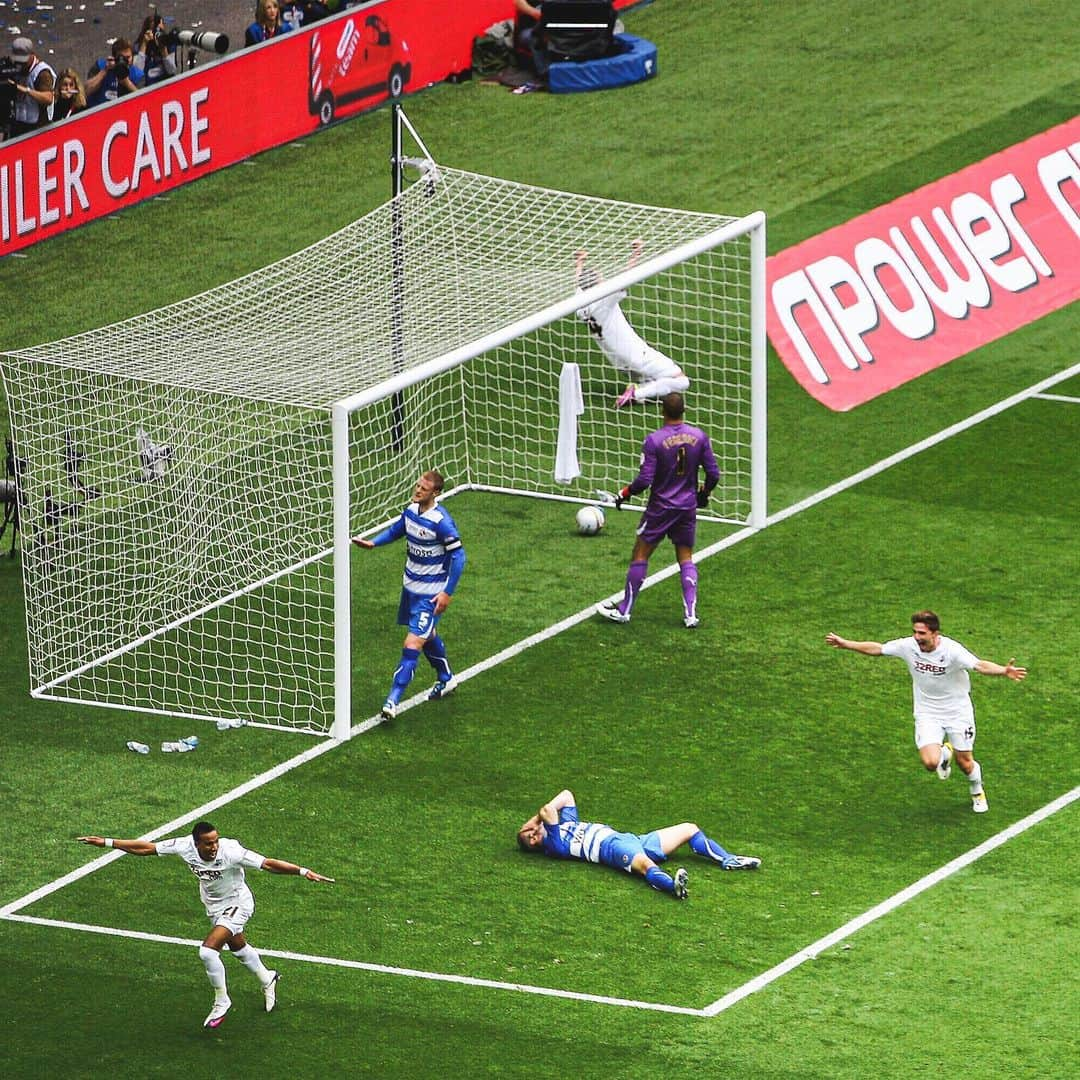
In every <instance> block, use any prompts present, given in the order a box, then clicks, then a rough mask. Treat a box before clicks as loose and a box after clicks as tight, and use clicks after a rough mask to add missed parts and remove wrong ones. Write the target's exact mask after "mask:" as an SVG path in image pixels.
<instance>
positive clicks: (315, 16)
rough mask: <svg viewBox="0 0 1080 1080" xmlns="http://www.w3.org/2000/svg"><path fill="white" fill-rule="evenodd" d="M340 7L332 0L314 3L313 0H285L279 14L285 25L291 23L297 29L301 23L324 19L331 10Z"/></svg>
mask: <svg viewBox="0 0 1080 1080" xmlns="http://www.w3.org/2000/svg"><path fill="white" fill-rule="evenodd" d="M339 7H340V5H339V4H335V3H333V2H332V0H329V2H326V3H316V2H314V0H286V2H285V3H283V4H282V5H281V14H282V17H283V18H284V20H285V23H286V25H288V24H292V27H293V29H295V30H299V29H300V26H301V24H302V25H304V26H310V25H311V24H312V23H314V22H318V21H319V20H320V19H325V18H326V16H327V15H329V14H330V12H331V11H336V10H337V9H338V8H339Z"/></svg>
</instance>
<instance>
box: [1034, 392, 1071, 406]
mask: <svg viewBox="0 0 1080 1080" xmlns="http://www.w3.org/2000/svg"><path fill="white" fill-rule="evenodd" d="M1031 396H1032V397H1037V398H1038V399H1039V400H1040V401H1064V402H1065V403H1066V404H1067V405H1080V397H1070V396H1069V395H1068V394H1032V395H1031Z"/></svg>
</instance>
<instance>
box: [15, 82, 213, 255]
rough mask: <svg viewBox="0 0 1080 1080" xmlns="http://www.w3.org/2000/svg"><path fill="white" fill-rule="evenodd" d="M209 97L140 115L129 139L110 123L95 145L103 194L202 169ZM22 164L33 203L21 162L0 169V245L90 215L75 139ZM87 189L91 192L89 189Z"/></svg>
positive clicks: (124, 124) (198, 93)
mask: <svg viewBox="0 0 1080 1080" xmlns="http://www.w3.org/2000/svg"><path fill="white" fill-rule="evenodd" d="M209 97H210V91H209V89H208V88H207V87H201V88H199V89H198V90H195V91H193V92H192V93H191V94H190V95H188V97H187V99H186V101H177V100H168V101H165V102H163V103H162V105H161V106H160V108H159V109H158V110H156V111H154V110H150V109H146V110H143V111H142V112H141V113H140V114H139V117H138V122H137V125H136V128H135V131H134V132H132V131H131V130H130V129H129V126H128V121H127V120H117V121H115V122H114V123H113V124H112V125H111V126H110V127H109V129H108V130H107V131H106V133H105V137H104V138H103V139H102V142H101V153H100V158H99V163H100V179H101V183H102V185H103V187H104V190H105V191H106V192H107V193H108V194H109V195H110V196H112V197H113V198H114V199H120V198H123V197H124V196H125V195H127V194H128V193H129V192H135V191H138V189H139V186H140V184H141V183H143V182H144V180H146V179H149V178H150V177H152V178H153V179H154V181H158V182H160V181H161V180H163V179H170V178H172V177H173V176H176V175H179V174H181V173H184V172H187V171H188V170H189V169H192V168H195V167H196V166H199V165H204V164H206V163H207V162H208V161H210V158H211V152H210V148H209V146H208V145H207V144H206V141H205V139H206V134H207V132H208V131H209V128H210V121H209V119H207V117H206V116H205V114H204V112H203V107H204V106H205V104H206V102H207V101H208V99H209ZM31 160H33V159H31ZM25 164H26V165H28V167H29V168H30V169H31V170H32V171H33V173H34V174H36V175H35V176H34V179H35V180H36V184H35V187H36V199H35V197H34V194H31V193H30V192H28V188H27V183H26V182H27V181H28V180H29V179H30V177H29V176H27V175H26V174H25V172H24V160H22V159H17V160H16V161H14V162H13V163H12V165H11V166H10V167H9V166H8V165H3V166H0V237H2V238H3V240H4V241H8V240H10V239H11V238H12V236H13V235H15V236H25V235H27V234H28V233H31V232H33V231H34V230H35V229H38V228H44V227H45V226H48V225H53V224H55V223H56V222H58V221H61V220H63V219H67V218H71V217H72V216H73V215H74V214H75V213H77V212H80V211H81V212H86V211H88V210H89V209H90V199H89V197H88V195H87V187H88V178H87V175H86V166H87V158H86V148H85V146H84V145H83V143H82V140H81V139H69V140H67V141H65V142H64V143H63V146H62V149H58V147H57V146H56V144H52V145H49V146H46V147H44V148H43V149H41V150H39V151H38V153H37V156H36V161H34V162H33V164H29V163H25ZM89 186H90V189H91V190H93V189H94V185H93V184H90V185H89ZM32 190H33V189H30V191H32ZM28 194H29V199H30V200H33V201H34V205H32V206H31V205H28V198H27V196H28Z"/></svg>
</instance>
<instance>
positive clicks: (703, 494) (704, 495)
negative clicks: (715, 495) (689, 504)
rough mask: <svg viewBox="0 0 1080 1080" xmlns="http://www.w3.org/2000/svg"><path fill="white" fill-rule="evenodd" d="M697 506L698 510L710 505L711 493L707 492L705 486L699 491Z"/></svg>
mask: <svg viewBox="0 0 1080 1080" xmlns="http://www.w3.org/2000/svg"><path fill="white" fill-rule="evenodd" d="M697 504H698V509H701V508H702V507H705V506H708V505H709V492H708V491H707V490H706V488H705V485H704V484H702V485H701V487H699V488H698V489H697Z"/></svg>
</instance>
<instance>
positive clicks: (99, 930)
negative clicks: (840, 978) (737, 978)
mask: <svg viewBox="0 0 1080 1080" xmlns="http://www.w3.org/2000/svg"><path fill="white" fill-rule="evenodd" d="M7 918H8V919H9V920H10V921H11V922H24V923H33V924H34V925H35V926H54V927H58V928H60V929H63V930H81V931H83V932H85V933H90V934H108V935H110V936H111V937H123V938H136V939H138V940H139V941H157V942H162V943H164V944H167V945H185V946H188V947H190V948H193V949H196V948H198V947H199V946H200V945H201V944H202V942H201V941H193V940H190V939H188V938H179V937H169V936H167V935H165V934H148V933H146V932H144V931H142V930H118V929H115V928H114V927H111V926H92V925H89V924H87V923H76V922H64V921H61V920H59V919H38V918H35V917H34V916H32V915H9V916H7ZM259 955H260V956H273V957H278V958H280V959H282V960H299V961H302V962H304V963H307V964H326V965H328V966H330V967H342V968H353V969H354V970H359V971H373V972H376V973H378V974H381V975H406V976H409V977H410V978H413V979H429V980H431V981H433V982H448V983H459V984H461V985H463V986H481V987H486V988H488V989H492V990H514V991H517V992H518V993H523V994H539V995H541V996H543V997H556V998H569V999H570V1000H572V1001H591V1002H594V1003H596V1004H598V1005H619V1006H622V1007H623V1008H630V1009H648V1010H650V1011H652V1012H666V1013H680V1014H682V1015H683V1016H706V1015H707V1013H706V1012H705V1011H704V1010H703V1009H690V1008H685V1007H683V1006H681V1005H668V1004H666V1003H664V1002H653V1001H633V1000H631V999H629V998H618V997H605V996H603V995H601V994H580V993H578V992H577V991H574V990H556V989H553V988H552V987H550V986H531V985H530V984H528V983H512V982H499V981H496V980H494V979H477V978H474V977H472V976H471V975H446V974H443V973H442V972H438V971H420V970H418V969H417V968H399V967H389V966H387V965H386V964H371V963H366V962H364V961H362V960H342V959H340V958H338V957H336V956H313V955H312V954H311V953H298V952H287V951H285V950H281V949H264V948H263V947H262V946H261V945H260V946H259Z"/></svg>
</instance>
